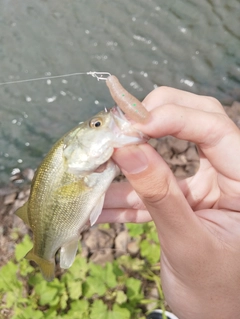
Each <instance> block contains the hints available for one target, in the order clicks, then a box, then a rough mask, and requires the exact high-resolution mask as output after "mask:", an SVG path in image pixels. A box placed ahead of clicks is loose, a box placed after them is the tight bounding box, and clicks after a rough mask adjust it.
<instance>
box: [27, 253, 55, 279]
mask: <svg viewBox="0 0 240 319" xmlns="http://www.w3.org/2000/svg"><path fill="white" fill-rule="evenodd" d="M25 258H26V259H28V260H33V261H34V262H35V263H36V264H37V265H38V266H39V268H40V270H41V273H42V275H43V278H44V279H45V280H47V281H52V280H53V279H54V277H55V261H49V260H46V259H44V258H41V257H39V256H38V255H36V254H35V253H34V252H33V249H31V250H30V251H29V252H28V253H27V255H26V256H25Z"/></svg>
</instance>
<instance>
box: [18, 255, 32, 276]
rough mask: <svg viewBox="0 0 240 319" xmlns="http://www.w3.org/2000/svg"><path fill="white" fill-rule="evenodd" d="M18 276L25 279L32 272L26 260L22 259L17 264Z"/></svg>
mask: <svg viewBox="0 0 240 319" xmlns="http://www.w3.org/2000/svg"><path fill="white" fill-rule="evenodd" d="M19 271H20V275H21V276H23V277H26V276H27V275H28V274H30V273H31V272H33V271H34V268H33V267H32V266H31V265H30V263H29V262H28V260H26V259H22V260H21V261H20V263H19Z"/></svg>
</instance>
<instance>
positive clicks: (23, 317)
mask: <svg viewBox="0 0 240 319" xmlns="http://www.w3.org/2000/svg"><path fill="white" fill-rule="evenodd" d="M11 318H12V319H33V318H34V319H43V318H45V317H44V314H43V312H42V311H40V310H35V309H33V308H32V307H31V306H29V307H26V308H24V309H21V310H20V309H19V308H18V309H17V311H15V314H14V315H13V317H11Z"/></svg>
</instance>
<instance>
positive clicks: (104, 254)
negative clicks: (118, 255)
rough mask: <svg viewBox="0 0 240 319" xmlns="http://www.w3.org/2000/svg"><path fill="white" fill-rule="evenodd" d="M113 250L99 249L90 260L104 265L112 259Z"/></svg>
mask: <svg viewBox="0 0 240 319" xmlns="http://www.w3.org/2000/svg"><path fill="white" fill-rule="evenodd" d="M113 259H114V258H113V250H112V249H101V250H98V251H95V252H94V253H93V254H92V256H91V257H90V260H91V261H92V262H94V263H96V264H99V265H102V266H104V265H105V264H106V263H107V262H112V261H113Z"/></svg>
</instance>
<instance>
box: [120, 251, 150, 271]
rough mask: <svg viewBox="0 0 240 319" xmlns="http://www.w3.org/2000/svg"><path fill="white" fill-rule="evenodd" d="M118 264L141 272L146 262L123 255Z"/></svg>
mask: <svg viewBox="0 0 240 319" xmlns="http://www.w3.org/2000/svg"><path fill="white" fill-rule="evenodd" d="M117 261H118V263H119V264H120V265H122V266H124V267H125V268H127V269H128V270H132V271H141V270H142V269H143V267H144V265H145V262H144V260H141V259H139V258H132V257H131V256H127V255H123V256H121V257H119V258H118V259H117Z"/></svg>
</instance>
